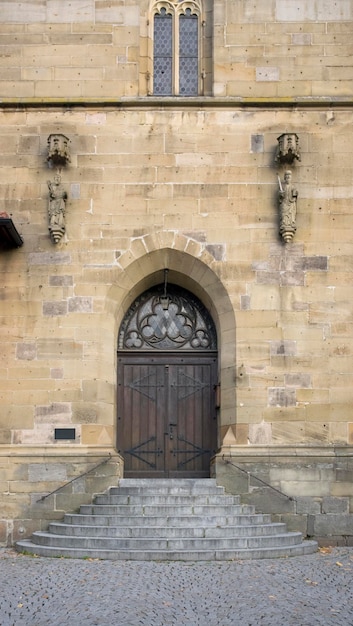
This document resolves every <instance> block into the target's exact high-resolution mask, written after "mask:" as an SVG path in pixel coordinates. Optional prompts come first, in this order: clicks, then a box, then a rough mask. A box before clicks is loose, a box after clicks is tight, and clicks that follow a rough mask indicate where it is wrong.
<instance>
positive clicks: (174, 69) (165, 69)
mask: <svg viewBox="0 0 353 626" xmlns="http://www.w3.org/2000/svg"><path fill="white" fill-rule="evenodd" d="M150 23H151V25H152V29H151V38H152V42H153V69H152V75H151V83H152V85H153V87H152V90H151V91H152V93H153V94H154V95H156V96H197V95H199V94H202V93H203V92H204V78H205V69H204V67H202V65H203V55H204V39H205V35H204V33H203V32H202V31H203V29H204V28H205V20H204V17H203V9H202V4H201V0H192V1H191V0H181V1H180V0H179V1H178V0H157V1H156V2H153V3H152V9H151V21H150Z"/></svg>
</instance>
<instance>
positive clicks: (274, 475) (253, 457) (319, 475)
mask: <svg viewBox="0 0 353 626" xmlns="http://www.w3.org/2000/svg"><path fill="white" fill-rule="evenodd" d="M212 474H213V475H214V476H217V482H218V484H220V485H223V486H224V488H225V490H226V491H227V492H228V493H233V494H241V497H242V502H244V503H247V504H252V505H254V506H255V507H256V510H257V511H259V512H262V513H270V514H271V515H272V519H273V521H278V522H285V523H286V525H287V528H288V529H289V530H295V531H300V532H301V533H302V534H303V536H304V537H315V539H316V540H317V541H319V543H320V545H348V546H352V545H353V488H352V484H353V480H352V479H353V451H352V448H346V447H342V446H332V447H331V448H328V447H322V446H317V447H315V448H313V447H311V446H299V447H287V446H282V448H281V449H278V448H276V447H273V446H267V447H266V448H265V447H263V446H258V447H257V448H256V449H254V448H253V449H249V447H247V446H238V447H237V448H236V449H235V448H232V447H227V446H224V448H223V450H222V454H218V455H216V457H215V459H214V461H213V467H212Z"/></svg>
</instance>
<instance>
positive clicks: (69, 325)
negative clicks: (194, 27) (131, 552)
mask: <svg viewBox="0 0 353 626" xmlns="http://www.w3.org/2000/svg"><path fill="white" fill-rule="evenodd" d="M64 4H65V10H63V5H64ZM309 4H310V6H309ZM309 4H308V3H307V2H304V0H303V1H302V0H296V1H295V2H294V1H292V0H266V1H265V0H263V1H261V2H257V3H256V6H255V5H254V3H249V2H247V1H246V0H239V1H238V0H237V2H234V0H223V1H222V0H215V1H214V2H210V1H208V0H207V1H206V2H205V3H204V17H205V22H206V26H205V29H206V30H205V35H204V36H205V42H204V43H205V45H204V58H203V65H204V69H205V75H206V79H205V94H204V95H205V97H202V96H200V97H198V98H193V99H189V100H188V99H185V98H181V99H178V98H174V99H173V98H166V99H163V98H160V99H156V98H153V96H151V95H149V96H147V94H148V72H149V70H150V67H151V41H150V28H149V24H148V19H149V18H150V13H149V3H148V2H147V0H141V2H136V1H134V0H125V1H124V0H112V1H111V2H109V3H107V2H103V0H96V1H94V0H85V1H84V2H83V1H82V0H71V1H70V2H69V3H66V2H65V3H63V2H59V1H58V0H37V1H32V0H28V1H27V2H25V3H18V2H3V3H2V4H1V27H0V96H1V110H0V147H1V151H0V167H1V173H2V176H1V181H0V212H3V211H4V212H7V213H8V214H10V215H11V216H12V218H13V220H14V223H15V225H16V227H17V228H18V230H19V232H20V233H21V235H22V237H23V240H24V244H23V246H22V247H21V248H19V249H17V250H12V251H1V253H0V275H1V281H0V338H1V342H0V373H1V377H0V402H1V404H0V447H2V448H3V451H4V454H5V456H6V454H9V453H10V452H9V451H10V450H12V449H13V450H18V449H24V450H27V447H28V446H31V451H32V453H33V455H34V456H35V455H37V456H38V459H42V449H43V446H47V447H48V448H53V449H54V448H55V449H58V448H57V444H58V442H57V441H56V440H55V428H58V427H59V428H74V429H75V438H74V439H73V440H70V441H67V442H65V444H64V447H65V454H66V452H67V454H68V455H73V456H75V455H81V456H82V457H83V458H84V457H85V455H86V453H87V450H89V449H91V448H92V449H94V447H95V446H99V448H100V450H103V451H104V454H108V452H111V453H115V450H116V449H117V448H118V443H119V433H118V431H117V416H116V397H117V396H116V394H117V374H116V359H117V353H116V350H117V338H118V332H119V325H120V322H121V320H122V317H123V315H124V313H125V312H126V311H127V309H128V308H129V306H130V305H131V303H132V302H133V301H134V299H135V298H136V297H137V296H138V295H139V294H140V293H141V292H142V291H143V290H144V289H147V288H149V287H150V286H152V285H153V284H156V283H158V282H162V281H163V269H164V267H166V266H168V268H169V270H170V273H169V279H170V280H171V281H172V282H175V283H176V284H179V285H181V286H183V287H185V288H187V289H189V290H190V291H192V292H194V293H195V294H196V295H197V296H198V297H199V298H200V299H201V300H202V301H203V303H204V304H205V305H206V306H207V307H208V309H209V310H210V313H211V315H212V316H213V318H214V320H215V324H216V327H217V333H218V344H219V364H220V371H219V380H220V383H221V407H220V411H219V429H218V430H219V434H218V444H219V446H220V447H221V446H222V445H223V447H226V448H227V449H228V448H229V447H231V448H234V450H235V452H236V449H237V447H239V446H240V447H241V446H246V447H248V448H249V449H250V448H251V449H256V447H257V446H266V447H267V448H268V449H269V450H271V455H272V456H273V455H276V454H279V452H278V451H279V450H280V449H282V448H283V447H287V449H288V450H292V454H293V455H296V454H297V453H296V450H297V448H298V446H301V447H302V448H303V449H305V450H312V449H315V448H316V447H320V449H321V448H322V447H326V448H327V449H331V447H332V446H334V447H335V449H340V448H342V449H344V450H345V454H347V458H348V457H349V455H350V454H351V453H352V444H353V409H352V407H353V391H352V389H353V385H352V382H353V380H352V352H353V319H352V310H353V307H352V305H353V302H352V293H351V284H352V269H353V252H352V236H351V224H352V212H353V200H352V179H353V165H352V162H353V161H352V150H353V149H352V145H353V144H352V121H353V110H352V62H351V35H352V28H353V8H352V3H351V2H350V0H341V1H340V3H339V4H338V6H336V5H332V7H331V5H330V4H329V3H327V2H326V1H325V0H317V1H316V2H315V3H309ZM211 44H212V45H211ZM210 50H212V56H211V55H210ZM284 132H293V133H297V134H298V136H299V139H300V149H301V161H300V162H296V163H294V164H293V167H292V171H293V182H294V184H295V186H296V187H297V189H298V194H299V195H298V213H297V224H296V225H297V231H296V234H295V237H294V240H293V242H292V243H291V244H288V245H284V243H283V241H282V240H281V238H280V237H279V234H278V231H279V214H278V175H280V176H281V177H282V176H283V171H284V167H278V165H276V163H275V154H276V148H277V137H278V136H279V135H280V134H282V133H284ZM52 133H63V134H65V135H66V136H67V137H69V139H70V141H71V144H70V148H71V156H72V159H71V163H70V165H69V166H68V167H67V168H64V169H63V171H62V172H61V175H62V184H63V186H64V188H65V189H66V191H67V194H68V201H67V212H66V234H65V236H64V238H63V239H62V240H61V242H60V243H59V244H56V245H54V244H53V243H52V242H51V240H50V238H49V233H48V185H47V181H48V179H52V178H53V176H54V174H55V172H54V171H53V170H52V169H50V168H49V167H48V163H47V160H46V159H47V139H48V136H49V135H50V134H52ZM276 450H277V452H276ZM26 454H27V452H26ZM60 454H61V453H60ZM59 456H60V455H59ZM64 456H65V455H64ZM39 462H42V461H38V463H39ZM53 462H54V461H53ZM57 462H58V463H59V464H61V465H60V467H61V468H64V466H65V462H64V461H62V460H60V461H57ZM312 462H313V464H314V465H315V464H316V460H315V455H314V457H313V461H312ZM347 462H348V461H347ZM23 463H24V467H27V465H26V464H27V461H24V462H23ZM259 463H260V461H259ZM261 463H262V464H263V468H266V466H267V463H268V460H267V459H266V456H264V457H263V458H262V461H261ZM300 463H301V461H300ZM300 463H299V464H300ZM62 464H63V465H62ZM303 467H305V463H304V462H303ZM60 471H61V470H60ZM119 471H120V470H119ZM261 471H265V470H261ZM349 471H350V470H349ZM24 472H25V474H24V476H25V478H24V479H23V489H22V491H21V494H20V495H18V496H16V498H18V507H19V508H16V509H9V510H8V513H7V514H6V515H8V518H6V519H9V520H10V519H11V520H12V519H14V518H17V517H18V518H19V519H29V516H30V514H29V512H28V511H29V509H28V506H29V504H28V502H27V500H26V498H27V499H28V490H32V489H33V488H34V484H32V483H31V481H29V482H28V475H27V473H26V472H27V470H24ZM70 476H71V474H70ZM269 478H270V480H273V481H275V483H276V481H277V478H276V477H275V476H274V474H271V476H269ZM32 482H35V481H32ZM308 483H309V484H307V483H306V481H305V480H304V479H303V477H302V476H301V472H300V470H298V480H297V481H295V487H294V486H293V493H295V495H296V497H297V496H298V497H300V496H301V495H303V492H304V491H305V494H306V495H305V497H308V498H312V497H314V496H315V495H316V494H317V493H320V489H321V486H322V483H323V475H322V474H321V473H320V471H316V469H315V471H313V474H312V476H311V479H310V481H308ZM329 484H330V489H329V492H328V493H327V494H324V496H325V497H330V498H331V497H332V498H336V497H337V498H343V500H342V501H343V502H344V505H345V504H346V503H348V504H347V506H348V514H350V513H351V508H352V506H353V505H352V502H351V495H352V494H351V493H350V487H349V480H341V479H338V478H337V474H335V473H334V472H333V473H332V474H330V479H329ZM10 492H11V489H10V488H9V483H8V479H7V478H6V479H5V482H4V484H3V494H4V502H5V501H10V500H9V498H10ZM18 493H20V492H19V491H18ZM324 496H323V497H324ZM11 497H12V496H11ZM303 497H304V496H303ZM22 498H24V499H25V500H26V505H25V506H26V507H27V508H26V510H25V511H24V510H22V508H21V506H22V505H21V499H22ZM332 502H334V501H332ZM16 506H17V505H16ZM55 506H56V505H55ZM67 506H68V507H69V506H70V504H69V503H68V504H67ZM324 506H326V505H324V504H323V503H321V501H320V507H324ZM332 506H333V505H332ZM337 506H338V505H337ZM338 508H339V507H338ZM59 509H60V507H59ZM60 510H61V509H60ZM320 511H321V512H322V511H323V509H322V510H321V509H320ZM309 514H311V513H310V512H308V511H306V512H305V515H309ZM315 514H316V513H315ZM8 523H10V522H8V521H6V525H5V526H6V528H5V526H4V527H3V528H5V530H4V531H3V532H4V533H5V534H6V535H7V534H9V532H10V531H9V527H8ZM11 523H12V522H11ZM305 523H308V521H307V519H306V522H305ZM321 530H322V529H321ZM321 530H319V527H318V530H317V532H318V533H319V532H321ZM11 532H12V531H11ZM315 532H316V531H315ZM16 536H17V535H16Z"/></svg>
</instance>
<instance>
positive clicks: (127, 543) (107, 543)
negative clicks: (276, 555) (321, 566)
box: [33, 531, 302, 552]
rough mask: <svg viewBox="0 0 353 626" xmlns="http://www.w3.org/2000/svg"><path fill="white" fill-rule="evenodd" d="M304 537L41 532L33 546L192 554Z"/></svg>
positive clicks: (293, 542)
mask: <svg viewBox="0 0 353 626" xmlns="http://www.w3.org/2000/svg"><path fill="white" fill-rule="evenodd" d="M301 541H302V535H301V533H294V532H293V533H284V534H278V535H273V536H271V535H268V536H260V537H206V538H205V537H202V538H188V537H181V538H177V539H161V538H151V537H150V538H148V537H143V538H131V537H129V538H120V537H118V538H117V537H110V536H109V537H75V536H67V535H66V536H64V535H53V534H52V533H50V532H41V531H38V532H37V533H35V535H34V539H33V543H34V544H35V545H39V546H56V547H57V548H62V547H66V548H79V549H86V550H88V551H90V550H97V549H101V550H129V551H132V550H138V551H139V552H143V551H153V550H159V551H161V550H165V551H172V552H175V551H180V550H184V551H185V550H189V551H193V552H195V551H196V552H198V551H200V550H205V551H210V550H237V549H242V550H244V549H246V548H261V547H263V548H267V547H273V546H278V547H280V546H282V545H285V546H292V545H296V544H299V543H301Z"/></svg>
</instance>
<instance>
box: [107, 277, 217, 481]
mask: <svg viewBox="0 0 353 626" xmlns="http://www.w3.org/2000/svg"><path fill="white" fill-rule="evenodd" d="M217 372H218V368H217V338H216V330H215V326H214V323H213V320H212V318H211V316H210V315H209V313H208V311H207V310H206V309H205V307H204V306H203V305H202V303H201V302H200V301H199V300H198V299H197V298H196V297H195V296H194V295H193V294H191V293H190V292H189V291H186V290H185V289H182V288H180V287H178V286H176V285H168V286H167V282H166V280H165V283H164V285H158V286H156V287H154V288H152V289H150V290H148V291H145V292H144V293H143V294H142V295H141V296H139V297H138V298H137V299H136V300H135V302H134V303H133V304H132V306H131V307H130V309H129V310H128V312H127V314H126V315H125V317H124V319H123V321H122V324H121V327H120V333H119V345H118V402H117V407H118V422H117V438H118V445H117V448H118V450H119V452H120V453H121V454H122V456H123V457H124V462H125V471H124V475H125V476H126V477H130V478H131V477H155V478H157V477H171V478H172V477H195V478H201V477H207V476H209V472H210V459H211V456H212V455H213V454H214V453H215V451H216V441H217V409H216V395H217V394H216V391H217Z"/></svg>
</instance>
